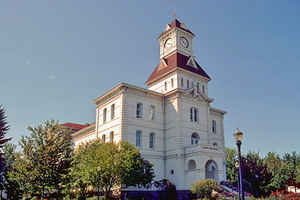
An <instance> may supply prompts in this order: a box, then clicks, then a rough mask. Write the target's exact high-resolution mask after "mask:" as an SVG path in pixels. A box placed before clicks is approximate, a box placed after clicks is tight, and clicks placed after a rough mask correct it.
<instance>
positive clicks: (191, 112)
mask: <svg viewBox="0 0 300 200" xmlns="http://www.w3.org/2000/svg"><path fill="white" fill-rule="evenodd" d="M190 120H191V122H192V121H193V108H191V109H190Z"/></svg>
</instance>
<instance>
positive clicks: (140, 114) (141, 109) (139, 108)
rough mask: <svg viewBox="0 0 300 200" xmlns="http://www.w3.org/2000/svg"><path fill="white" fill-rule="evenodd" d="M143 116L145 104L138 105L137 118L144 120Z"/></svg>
mask: <svg viewBox="0 0 300 200" xmlns="http://www.w3.org/2000/svg"><path fill="white" fill-rule="evenodd" d="M142 116H143V104H142V103H138V104H136V118H142Z"/></svg>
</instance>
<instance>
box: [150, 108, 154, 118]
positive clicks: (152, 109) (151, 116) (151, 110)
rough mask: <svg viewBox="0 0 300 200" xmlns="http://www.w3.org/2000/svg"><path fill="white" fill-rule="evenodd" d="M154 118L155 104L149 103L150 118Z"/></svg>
mask: <svg viewBox="0 0 300 200" xmlns="http://www.w3.org/2000/svg"><path fill="white" fill-rule="evenodd" d="M154 118H155V106H154V105H151V106H150V119H151V120H154Z"/></svg>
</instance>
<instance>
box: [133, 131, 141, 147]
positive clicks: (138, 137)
mask: <svg viewBox="0 0 300 200" xmlns="http://www.w3.org/2000/svg"><path fill="white" fill-rule="evenodd" d="M135 146H136V147H141V146H142V131H136V141H135Z"/></svg>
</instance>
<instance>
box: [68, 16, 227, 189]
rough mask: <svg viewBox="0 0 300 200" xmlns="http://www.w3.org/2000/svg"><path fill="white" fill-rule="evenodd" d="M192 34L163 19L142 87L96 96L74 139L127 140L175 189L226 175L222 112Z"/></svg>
mask: <svg viewBox="0 0 300 200" xmlns="http://www.w3.org/2000/svg"><path fill="white" fill-rule="evenodd" d="M194 36H195V35H194V33H192V32H191V31H190V30H189V29H188V27H187V26H186V25H185V24H184V23H182V22H179V21H178V20H177V19H174V20H173V21H172V22H171V23H170V24H167V25H166V27H165V29H164V30H163V32H162V33H161V34H160V35H159V36H158V41H159V45H160V57H159V58H158V59H157V61H158V62H157V63H158V64H157V66H156V67H155V68H154V70H153V72H152V74H150V76H149V77H148V79H145V81H146V82H145V84H146V87H145V88H144V87H140V86H135V85H131V84H127V83H120V84H118V85H116V86H114V87H113V88H112V89H110V90H109V91H107V92H105V93H103V94H102V95H101V96H99V97H98V98H96V99H95V100H94V103H95V105H96V116H95V117H96V120H95V121H96V122H95V123H94V124H90V125H84V126H82V128H81V129H80V130H78V131H76V132H74V133H73V141H74V144H75V145H76V146H77V145H79V144H80V143H84V142H87V141H90V140H93V139H96V138H100V139H102V140H103V141H105V142H110V141H113V142H116V143H117V142H119V141H128V142H129V143H132V144H133V145H135V146H136V147H137V148H138V149H139V150H140V152H141V155H142V156H143V157H144V159H145V160H148V161H149V162H151V163H152V164H153V165H154V172H155V179H156V180H160V179H163V178H167V179H169V180H170V181H171V182H172V183H174V184H175V185H176V187H177V189H178V190H186V189H189V185H190V184H191V183H193V182H195V181H197V180H201V179H205V178H214V179H215V180H217V181H221V180H224V179H225V174H226V173H225V149H224V124H223V119H224V115H225V113H226V112H225V111H223V110H220V109H217V108H214V107H212V106H211V104H212V102H213V101H214V99H213V98H211V97H209V91H208V83H209V81H210V80H211V78H210V76H209V75H208V74H207V73H206V72H205V71H204V70H203V68H202V67H201V66H200V64H199V63H198V62H197V61H196V60H195V57H194V52H193V38H194ZM136 67H138V66H136ZM145 67H149V66H145ZM145 78H146V77H145ZM68 125H70V126H71V125H72V124H68ZM73 125H74V124H73ZM71 127H72V126H71Z"/></svg>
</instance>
